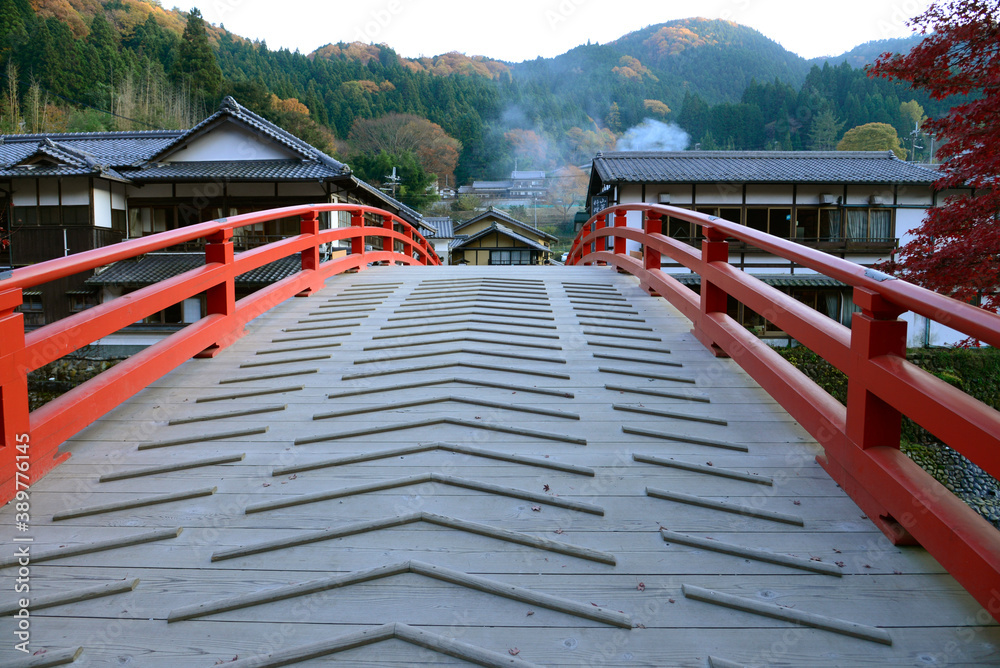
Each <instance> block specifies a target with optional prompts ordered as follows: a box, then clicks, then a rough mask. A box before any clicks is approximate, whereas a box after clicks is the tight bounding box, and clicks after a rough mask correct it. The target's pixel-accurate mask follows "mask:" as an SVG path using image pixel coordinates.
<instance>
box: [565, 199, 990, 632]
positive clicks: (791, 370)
mask: <svg viewBox="0 0 1000 668" xmlns="http://www.w3.org/2000/svg"><path fill="white" fill-rule="evenodd" d="M629 211H639V212H641V216H642V221H643V224H642V227H641V228H638V227H628V226H626V214H627V212H629ZM633 215H634V214H633ZM665 216H670V217H671V218H680V219H682V220H686V221H689V222H693V223H695V224H696V225H699V226H700V227H701V230H702V235H703V237H704V241H703V242H702V247H701V251H700V252H699V251H698V250H697V249H695V248H692V247H691V246H689V245H687V244H685V243H682V242H679V241H676V240H674V239H671V238H670V237H667V236H664V235H663V234H661V233H660V230H661V229H662V226H661V221H662V219H663V217H665ZM609 221H610V222H611V225H609ZM608 238H611V239H613V242H612V243H611V244H609V243H608V242H607V239H608ZM727 239H735V240H737V241H739V242H743V243H745V244H747V245H749V246H753V247H755V248H758V249H760V250H762V251H765V252H767V253H770V254H772V255H774V256H777V257H780V258H784V259H786V260H791V261H792V262H794V263H796V264H797V265H799V266H801V267H805V268H807V269H811V270H813V271H815V272H818V273H820V274H823V275H825V276H829V277H832V278H834V279H836V280H838V281H841V282H843V283H845V284H846V285H848V286H850V287H851V288H852V289H853V298H854V303H855V305H857V306H858V307H859V308H860V309H861V310H860V312H858V313H855V314H854V315H853V321H852V326H851V327H850V328H848V327H845V326H843V325H841V324H840V323H839V322H836V321H835V320H832V319H831V318H828V317H827V316H826V315H824V314H822V313H819V312H818V311H815V310H814V309H812V308H810V307H808V306H806V305H805V304H802V303H800V302H799V301H797V300H795V299H793V298H792V297H790V296H788V295H786V294H784V293H782V292H780V291H779V290H777V289H775V288H773V287H770V286H768V285H766V284H764V283H763V282H761V281H760V280H758V279H757V278H754V277H753V276H752V275H751V274H748V273H745V272H743V271H740V270H739V269H737V268H735V267H733V266H732V265H730V264H729V248H728V247H729V243H728V241H727ZM626 240H632V241H634V242H638V243H639V244H641V246H642V250H643V253H642V259H637V258H635V257H632V256H631V255H630V254H627V253H626ZM609 245H610V246H612V247H613V250H612V249H608V246H609ZM664 255H665V256H667V257H669V258H670V259H671V260H672V261H674V262H677V263H680V264H681V265H683V266H685V267H687V268H688V269H690V270H691V271H692V272H694V273H696V274H697V275H698V276H699V277H700V278H701V289H700V291H699V292H696V291H694V290H692V289H690V288H688V287H687V286H685V285H683V284H681V283H680V282H678V281H677V280H676V279H675V278H673V277H671V276H670V274H668V273H665V272H664V271H663V270H662V269H661V268H660V266H661V261H662V256H664ZM567 264H585V265H591V264H606V265H612V266H614V267H617V268H618V270H619V271H625V272H628V273H630V274H633V275H634V276H636V277H638V279H639V281H640V283H641V284H642V285H643V287H645V288H646V289H648V290H649V291H650V292H651V293H654V294H658V295H661V296H663V297H664V298H666V299H667V300H668V301H669V302H670V303H671V304H672V305H673V306H675V307H676V308H677V309H678V310H679V311H681V313H683V314H684V315H685V316H686V317H687V318H688V319H689V320H691V322H692V323H693V325H694V326H693V329H692V332H693V334H694V335H695V336H696V337H697V338H698V340H700V341H701V342H702V343H704V344H705V345H706V346H708V347H709V348H710V349H711V350H712V351H713V352H714V353H715V354H716V355H719V356H728V357H731V358H732V359H733V360H735V361H736V362H737V363H738V364H739V365H740V366H741V367H742V368H743V369H744V370H745V371H746V372H747V373H748V374H749V375H750V376H751V377H753V378H754V380H756V381H757V382H758V383H759V384H760V385H761V386H762V387H763V388H764V389H765V390H766V391H767V392H768V393H769V394H770V395H771V396H772V397H774V399H776V400H777V401H778V402H779V403H780V404H781V405H782V406H783V407H784V408H785V409H786V410H787V411H788V412H789V414H791V416H792V417H793V418H795V419H796V420H797V421H798V422H799V423H800V424H801V425H802V426H803V427H805V429H806V430H808V431H809V433H810V434H811V435H812V436H813V437H814V438H815V439H816V441H817V442H818V443H819V444H820V445H821V446H822V448H823V450H824V453H823V454H821V455H820V456H819V457H818V460H819V462H820V464H821V465H822V466H823V467H824V468H825V469H826V471H827V472H829V474H830V475H831V476H832V477H833V479H834V480H835V481H836V482H837V483H838V484H839V485H840V486H841V487H843V488H844V490H845V491H846V492H847V493H848V494H849V495H850V496H851V498H852V499H854V501H855V502H856V503H857V504H858V506H860V507H861V508H862V510H863V511H864V512H865V513H866V514H867V516H868V517H869V518H870V519H871V520H872V521H873V522H874V523H875V524H876V525H877V526H878V527H879V528H880V529H881V530H882V531H883V532H884V533H885V535H886V536H888V537H889V539H890V540H892V541H893V542H894V543H896V544H913V543H919V544H920V545H922V546H924V547H925V548H926V549H927V550H928V551H929V552H930V553H931V554H932V555H933V556H934V557H935V558H936V559H937V560H938V561H939V562H940V563H941V564H942V565H943V566H944V567H945V568H946V569H947V570H948V571H949V572H950V573H951V574H952V575H953V576H954V577H955V578H956V579H957V580H958V581H959V582H960V583H961V584H962V586H964V587H965V588H966V590H968V591H969V592H970V593H971V594H972V595H973V596H975V598H976V599H977V600H978V601H979V602H980V603H981V604H982V605H983V606H984V607H985V608H986V610H988V611H989V612H990V614H991V615H993V617H994V618H995V619H997V620H1000V532H998V531H997V530H996V529H995V528H994V527H993V526H992V525H990V523H989V522H987V521H986V520H985V519H983V518H982V517H981V516H980V515H978V514H977V513H976V512H974V511H973V510H972V509H971V508H969V506H967V505H966V504H965V503H964V502H963V501H962V500H961V499H959V498H957V497H956V496H955V495H954V494H952V493H951V492H950V491H949V490H948V489H947V488H945V487H944V486H943V485H941V484H940V483H938V482H937V481H936V480H934V478H932V477H931V476H930V475H929V474H927V473H926V472H925V471H924V470H923V469H921V468H920V467H919V466H918V465H917V464H915V463H914V462H913V461H912V460H910V459H909V458H908V457H907V456H906V455H905V454H903V453H902V452H901V451H900V448H899V442H900V428H901V416H903V415H905V416H907V417H908V418H910V419H912V420H913V421H914V422H916V423H917V424H919V425H920V426H922V427H924V428H925V429H927V430H928V431H929V432H931V433H932V434H934V435H935V436H936V437H937V438H939V439H940V440H941V441H943V442H944V443H946V444H948V445H949V446H950V447H952V448H954V449H955V450H957V451H958V452H960V453H961V454H963V455H965V456H966V457H968V458H969V459H970V460H971V461H973V462H974V463H976V464H977V465H979V466H980V467H982V468H983V469H984V470H985V471H986V472H988V473H989V474H990V475H992V476H993V477H994V478H1000V412H998V411H996V410H993V409H992V408H991V407H989V406H987V405H985V404H983V403H982V402H979V401H977V400H976V399H973V398H972V397H970V396H968V395H967V394H965V393H964V392H962V391H961V390H959V389H957V388H955V387H953V386H952V385H949V384H948V383H946V382H944V381H943V380H940V379H938V378H937V377H935V376H933V375H931V374H929V373H927V372H926V371H923V370H922V369H920V368H918V367H917V366H915V365H914V364H912V363H911V362H908V361H907V360H906V323H905V322H904V321H902V320H899V319H898V316H900V315H901V314H903V313H904V312H907V311H913V312H914V313H917V314H919V315H921V316H924V317H927V318H930V319H931V320H934V321H936V322H939V323H942V324H944V325H947V326H948V327H950V328H952V329H955V330H958V331H960V332H963V333H964V334H966V335H968V336H970V337H974V338H976V339H979V340H980V341H982V342H984V343H986V344H988V345H990V346H993V347H998V346H1000V316H998V315H996V314H994V313H990V312H988V311H985V310H983V309H980V308H976V307H974V306H970V305H969V304H965V303H963V302H959V301H956V300H954V299H951V298H949V297H945V296H943V295H940V294H937V293H935V292H930V291H928V290H925V289H924V288H921V287H918V286H916V285H913V284H911V283H907V282H905V281H902V280H898V279H895V278H893V277H891V276H887V275H885V274H882V273H880V272H877V271H873V270H871V269H866V268H865V267H862V266H860V265H858V264H855V263H853V262H849V261H847V260H843V259H840V258H837V257H834V256H832V255H828V254H826V253H823V252H821V251H817V250H814V249H810V248H807V247H805V246H802V245H799V244H796V243H793V242H790V241H787V240H783V239H779V238H777V237H774V236H771V235H768V234H765V233H763V232H759V231H756V230H753V229H750V228H748V227H746V226H743V225H738V224H735V223H731V222H728V221H725V220H722V219H721V218H716V217H714V216H706V215H703V214H699V213H695V212H692V211H688V210H686V209H679V208H675V207H669V206H660V205H647V204H636V205H623V206H617V207H612V208H609V209H606V210H605V211H601V212H600V213H598V214H597V215H596V216H594V217H593V218H591V219H590V220H589V221H588V222H587V223H586V224H585V225H584V227H583V229H582V230H581V232H580V234H579V235H578V236H577V238H576V240H575V241H574V244H573V248H572V250H571V251H570V254H569V257H568V258H567ZM730 296H732V297H733V298H735V299H736V300H737V301H739V302H742V303H743V304H745V305H746V306H748V307H750V308H751V309H753V310H754V311H755V312H757V313H759V314H761V315H762V316H763V317H764V318H765V319H766V320H768V321H769V322H772V323H774V324H775V325H776V326H778V327H779V328H781V329H782V330H783V331H784V332H786V333H787V334H788V335H789V336H791V337H792V338H794V339H795V340H796V341H798V342H800V343H801V344H802V345H804V346H806V347H808V348H809V349H811V350H813V351H814V352H816V353H817V354H819V355H820V356H822V357H823V358H824V359H826V360H827V361H828V362H830V363H831V364H832V365H833V366H835V367H837V368H838V369H840V370H841V371H843V372H844V373H846V374H847V376H848V399H847V406H846V407H845V406H843V405H842V404H840V403H839V402H838V401H836V400H835V399H833V398H832V397H831V396H830V395H829V394H828V393H827V392H825V391H824V390H823V389H822V388H821V387H820V386H818V385H817V384H816V383H814V382H813V381H812V380H810V379H809V378H807V377H806V376H805V375H804V374H803V373H802V372H800V371H799V370H798V369H796V368H795V367H794V366H792V365H791V364H790V363H789V362H787V361H786V360H784V359H783V358H782V357H781V356H779V355H778V354H777V353H776V352H775V351H774V350H773V349H771V348H770V347H769V346H768V345H766V344H765V343H764V342H763V341H761V340H760V339H758V338H757V337H756V336H754V335H753V334H752V333H751V332H749V331H747V330H746V329H745V328H744V327H742V326H741V325H740V323H738V322H737V321H736V320H734V319H733V318H731V317H730V316H728V315H727V314H726V308H727V301H728V298H729V297H730Z"/></svg>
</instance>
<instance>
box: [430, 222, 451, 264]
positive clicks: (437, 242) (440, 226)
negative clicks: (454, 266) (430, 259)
mask: <svg viewBox="0 0 1000 668" xmlns="http://www.w3.org/2000/svg"><path fill="white" fill-rule="evenodd" d="M424 223H425V224H426V225H428V226H429V227H431V228H433V230H432V231H430V232H428V236H427V241H428V242H430V244H431V246H432V247H433V248H434V252H435V253H437V254H438V257H440V258H441V263H442V264H451V263H450V262H449V261H448V260H449V255H450V253H449V249H448V246H449V245H450V244H451V242H452V241H453V240H454V238H455V224H454V222H453V221H452V220H451V218H450V217H448V216H435V217H428V218H424Z"/></svg>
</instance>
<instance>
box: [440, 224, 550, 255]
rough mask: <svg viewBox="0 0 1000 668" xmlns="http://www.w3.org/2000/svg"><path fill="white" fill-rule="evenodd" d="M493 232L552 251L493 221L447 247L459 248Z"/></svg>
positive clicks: (527, 244) (542, 249)
mask: <svg viewBox="0 0 1000 668" xmlns="http://www.w3.org/2000/svg"><path fill="white" fill-rule="evenodd" d="M493 232H497V233H498V234H503V235H505V236H508V237H510V238H511V239H516V240H518V241H520V242H521V243H523V244H524V245H526V246H529V247H530V248H534V249H535V250H539V251H542V252H543V253H551V252H552V250H551V249H550V248H549V247H547V246H545V245H544V244H540V243H538V242H537V241H535V240H533V239H529V238H528V237H526V236H524V235H522V234H518V233H517V232H515V231H514V230H512V229H510V228H509V227H506V226H504V225H501V224H500V223H493V224H492V225H490V226H489V227H487V228H486V229H484V230H482V231H480V232H477V233H476V234H473V235H472V236H470V237H466V238H464V239H462V241H461V243H457V244H449V245H448V247H449V248H461V247H462V246H465V245H466V244H470V243H472V242H473V241H475V240H477V239H481V238H482V237H485V236H486V235H488V234H491V233H493Z"/></svg>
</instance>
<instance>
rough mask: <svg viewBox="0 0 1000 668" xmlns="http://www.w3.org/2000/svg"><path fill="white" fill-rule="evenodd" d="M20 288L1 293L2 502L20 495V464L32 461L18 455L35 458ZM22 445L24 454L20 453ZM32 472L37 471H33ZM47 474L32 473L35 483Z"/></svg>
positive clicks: (0, 400)
mask: <svg viewBox="0 0 1000 668" xmlns="http://www.w3.org/2000/svg"><path fill="white" fill-rule="evenodd" d="M21 301H22V296H21V290H20V288H15V289H13V290H5V291H3V292H0V436H2V437H3V443H2V444H0V445H2V448H0V500H2V501H4V502H6V501H7V500H8V499H11V498H12V497H13V496H14V494H15V493H16V492H17V485H16V478H17V470H18V469H17V464H18V462H20V461H25V462H30V460H29V459H18V455H22V456H23V455H29V456H30V454H31V449H30V448H31V440H30V439H31V434H30V433H29V431H28V428H29V426H30V418H29V417H28V370H27V369H26V368H23V367H21V368H19V367H18V363H17V354H18V352H19V351H21V350H23V349H24V316H23V315H22V314H21V313H18V312H16V311H15V310H14V309H16V308H17V307H18V306H20V305H21ZM18 445H21V446H22V448H21V450H23V452H22V451H21V450H19V449H18V447H17V446H18ZM31 468H32V469H33V468H34V467H31ZM43 473H45V471H42V470H29V472H28V475H29V477H28V478H24V479H23V480H25V481H28V482H34V480H35V479H36V478H37V477H40V476H41V475H42V474H43Z"/></svg>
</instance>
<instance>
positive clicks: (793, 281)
mask: <svg viewBox="0 0 1000 668" xmlns="http://www.w3.org/2000/svg"><path fill="white" fill-rule="evenodd" d="M750 275H751V276H753V277H754V278H756V279H758V280H760V281H763V282H764V283H766V284H767V285H770V286H772V287H775V288H846V287H847V284H846V283H841V282H840V281H838V280H837V279H835V278H830V277H829V276H824V275H822V274H750ZM670 277H671V278H674V279H676V280H677V281H679V282H680V283H682V284H683V285H690V286H699V285H701V277H700V276H699V275H698V274H670Z"/></svg>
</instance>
